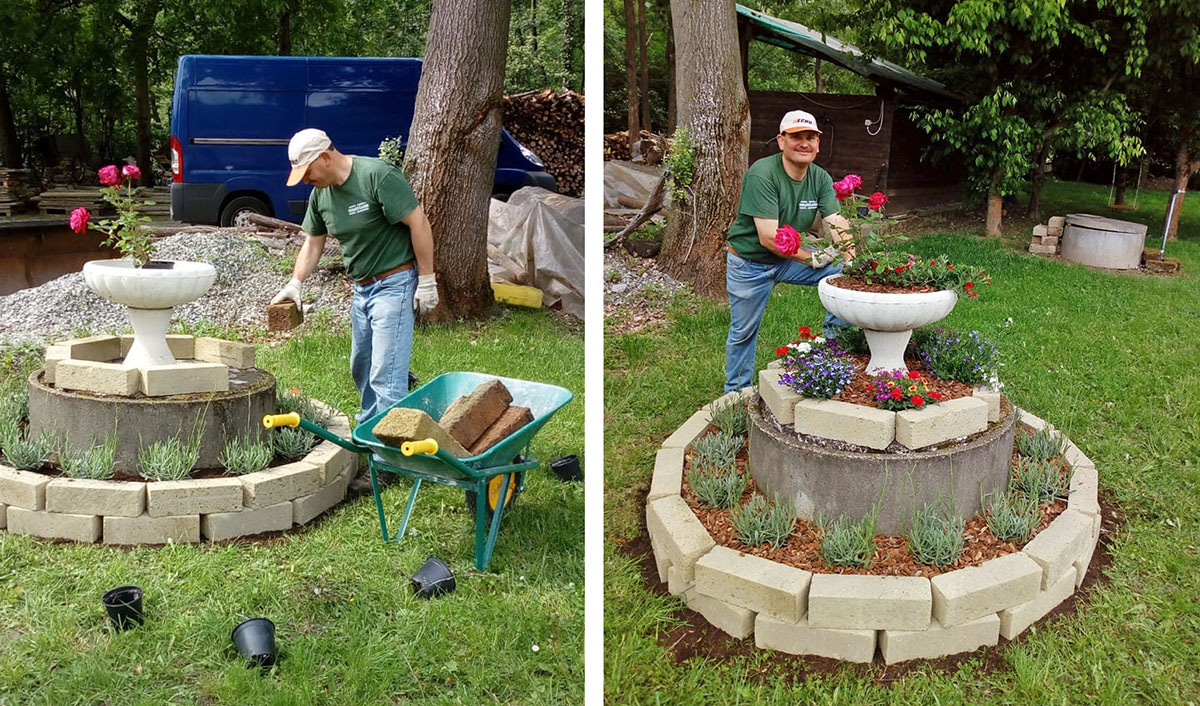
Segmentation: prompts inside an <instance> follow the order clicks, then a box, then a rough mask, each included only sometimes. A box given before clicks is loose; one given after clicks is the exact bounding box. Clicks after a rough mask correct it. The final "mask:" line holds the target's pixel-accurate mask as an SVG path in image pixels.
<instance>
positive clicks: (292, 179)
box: [287, 162, 312, 186]
mask: <svg viewBox="0 0 1200 706" xmlns="http://www.w3.org/2000/svg"><path fill="white" fill-rule="evenodd" d="M309 164H312V162H309V163H308V164H301V165H300V166H297V167H292V171H291V173H289V174H288V178H287V185H288V186H295V185H296V184H299V183H300V180H301V179H303V178H304V175H305V174H307V173H308V166H309Z"/></svg>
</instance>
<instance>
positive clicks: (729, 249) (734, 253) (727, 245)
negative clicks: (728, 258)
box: [725, 241, 746, 260]
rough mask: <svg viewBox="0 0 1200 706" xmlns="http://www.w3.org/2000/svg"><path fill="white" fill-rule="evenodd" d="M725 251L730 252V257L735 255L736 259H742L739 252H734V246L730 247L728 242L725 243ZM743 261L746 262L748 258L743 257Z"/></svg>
mask: <svg viewBox="0 0 1200 706" xmlns="http://www.w3.org/2000/svg"><path fill="white" fill-rule="evenodd" d="M725 249H726V250H728V251H729V254H730V255H734V256H736V257H742V256H741V255H738V254H737V250H734V249H733V246H732V245H730V244H729V242H728V241H726V242H725ZM742 259H743V260H745V259H746V258H744V257H742Z"/></svg>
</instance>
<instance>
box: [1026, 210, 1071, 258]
mask: <svg viewBox="0 0 1200 706" xmlns="http://www.w3.org/2000/svg"><path fill="white" fill-rule="evenodd" d="M1066 222H1067V219H1066V218H1064V217H1062V216H1052V217H1051V218H1050V220H1049V221H1048V222H1047V223H1046V225H1036V226H1034V227H1033V238H1032V239H1030V241H1029V252H1031V253H1033V254H1034V255H1051V256H1055V255H1058V252H1059V247H1060V241H1061V240H1062V234H1063V227H1064V226H1065V225H1066Z"/></svg>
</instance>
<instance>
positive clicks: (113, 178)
mask: <svg viewBox="0 0 1200 706" xmlns="http://www.w3.org/2000/svg"><path fill="white" fill-rule="evenodd" d="M96 174H97V175H98V176H99V177H100V183H101V184H104V185H105V186H116V185H117V184H120V183H121V175H120V173H119V172H117V165H115V164H110V165H108V166H107V167H101V169H100V171H98V172H96Z"/></svg>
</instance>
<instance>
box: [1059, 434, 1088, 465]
mask: <svg viewBox="0 0 1200 706" xmlns="http://www.w3.org/2000/svg"><path fill="white" fill-rule="evenodd" d="M1059 436H1060V437H1061V436H1062V435H1061V434H1060V435H1059ZM1066 447H1067V448H1066V450H1065V451H1063V459H1064V460H1065V461H1066V462H1067V463H1069V464H1071V468H1085V467H1088V468H1095V467H1096V464H1094V463H1092V459H1090V458H1088V457H1087V456H1084V455H1083V452H1082V451H1080V450H1079V447H1078V446H1076V445H1075V444H1073V443H1071V442H1070V441H1067V442H1066Z"/></svg>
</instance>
